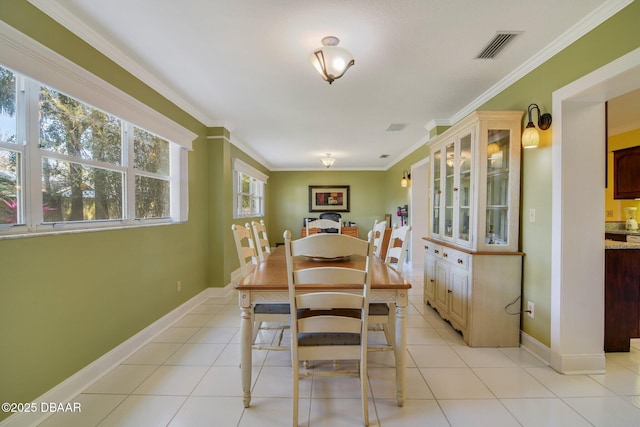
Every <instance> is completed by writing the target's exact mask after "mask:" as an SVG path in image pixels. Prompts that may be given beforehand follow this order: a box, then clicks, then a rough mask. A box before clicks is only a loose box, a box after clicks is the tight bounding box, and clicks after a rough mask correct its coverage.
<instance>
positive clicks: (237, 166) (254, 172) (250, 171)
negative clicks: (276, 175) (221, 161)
mask: <svg viewBox="0 0 640 427" xmlns="http://www.w3.org/2000/svg"><path fill="white" fill-rule="evenodd" d="M233 169H234V170H236V171H238V172H242V173H244V174H246V175H250V176H252V177H254V178H255V179H258V180H260V181H262V182H264V183H265V184H266V183H267V180H268V179H269V175H265V174H264V173H262V172H260V171H259V170H258V169H256V168H254V167H253V166H251V165H250V164H248V163H245V162H243V161H242V160H240V159H233Z"/></svg>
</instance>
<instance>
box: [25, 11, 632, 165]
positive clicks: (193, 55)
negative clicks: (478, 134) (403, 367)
mask: <svg viewBox="0 0 640 427" xmlns="http://www.w3.org/2000/svg"><path fill="white" fill-rule="evenodd" d="M30 1H31V2H32V3H33V4H34V5H36V6H37V7H38V8H40V9H41V10H43V11H44V12H45V13H47V14H49V15H50V16H52V17H53V18H54V19H56V20H58V21H59V22H60V23H61V24H62V25H64V26H66V27H67V28H69V29H70V30H71V31H73V32H74V33H76V34H77V35H79V36H80V37H81V38H83V39H84V40H86V41H87V42H88V43H90V44H91V45H93V46H94V47H95V48H97V49H98V50H100V51H102V52H103V53H104V54H106V55H107V56H109V57H110V58H112V59H113V60H114V61H116V62H117V63H119V64H120V65H121V66H123V67H124V68H125V69H127V70H128V71H130V72H131V73H132V74H134V75H136V76H137V77H138V78H140V79H141V80H143V81H144V82H146V83H147V84H148V85H149V86H151V87H152V88H154V89H155V90H157V91H158V92H160V93H161V94H163V95H164V96H166V97H167V98H168V99H169V100H171V101H173V102H174V103H175V104H176V105H178V106H179V107H181V108H182V109H184V110H185V111H187V112H189V113H190V114H192V115H193V116H194V117H196V118H197V119H198V120H200V121H201V122H203V123H204V124H205V125H207V126H221V125H222V126H225V127H227V128H228V129H229V130H230V131H231V135H232V139H231V141H232V143H233V144H235V145H236V146H238V147H240V148H241V149H243V150H244V151H246V152H247V153H248V154H250V155H252V156H253V157H254V158H256V159H257V160H259V161H260V162H262V163H263V164H264V165H265V166H266V167H267V168H269V169H271V170H312V169H322V165H321V164H320V161H319V159H320V157H322V156H324V154H325V153H328V152H330V153H333V156H334V157H335V158H336V159H337V161H336V163H335V165H334V167H333V168H332V169H345V170H346V169H348V170H358V169H366V170H371V169H373V170H385V169H387V168H389V167H390V166H392V165H393V164H394V163H395V162H397V161H399V160H400V159H402V158H403V157H404V156H405V155H407V154H408V153H410V152H411V151H413V150H414V149H415V148H417V147H418V146H420V145H421V144H422V143H424V142H425V141H427V140H428V128H431V127H433V126H434V125H436V124H450V123H452V122H455V121H457V120H459V119H460V118H462V117H464V116H465V115H466V114H468V113H470V112H471V111H473V110H474V109H476V108H478V107H479V106H480V105H482V103H484V102H485V101H487V100H488V99H490V98H491V97H492V96H493V95H495V94H496V93H498V92H500V91H501V90H503V89H504V88H505V87H507V86H508V85H509V84H510V83H512V82H513V81H515V80H516V79H518V78H519V77H522V76H523V75H524V74H526V73H527V72H528V71H530V70H531V69H533V68H534V67H535V66H537V65H539V64H540V63H542V62H543V61H544V60H546V59H548V58H549V57H550V56H551V55H553V54H555V53H556V52H557V51H559V50H560V49H562V48H564V47H565V46H566V45H568V44H569V43H570V42H572V41H573V40H575V39H576V38H578V37H580V36H581V35H583V34H584V33H586V32H588V31H589V30H590V29H592V28H593V27H594V26H596V25H597V24H599V23H600V22H602V21H603V20H605V19H606V18H608V17H609V16H611V15H612V14H613V13H615V12H616V11H617V10H619V9H620V8H621V7H623V6H624V5H625V4H627V3H628V0H580V1H576V0H537V1H535V2H531V1H524V0H483V1H472V0H316V1H311V0H109V1H96V0H30ZM498 31H518V32H521V34H520V35H519V36H518V37H517V38H516V39H515V40H514V41H513V42H512V43H511V44H509V45H507V47H506V48H505V49H504V50H503V51H502V53H501V54H499V55H498V57H497V58H496V59H493V60H479V59H474V58H475V57H476V55H477V54H478V53H479V52H480V51H481V50H482V49H483V48H484V46H485V45H486V44H487V43H488V42H489V40H490V39H491V38H493V36H494V35H495V34H496V32H498ZM328 35H334V36H337V37H339V38H340V40H341V43H340V46H342V47H344V48H346V49H348V50H349V51H350V52H351V53H352V54H353V56H354V58H355V65H354V66H353V67H352V68H351V69H349V71H347V73H346V74H345V75H344V77H342V78H341V79H339V80H336V81H335V82H334V83H333V84H332V85H329V84H328V83H326V82H325V81H323V80H322V79H321V78H320V76H319V75H318V74H317V73H316V71H315V70H314V69H313V67H312V66H311V65H310V63H309V60H308V57H309V54H310V53H311V51H312V50H313V49H314V48H317V47H319V46H320V45H321V43H320V40H321V39H322V38H323V37H324V36H328ZM530 102H536V103H539V102H540V101H539V100H537V99H531V100H530ZM526 107H527V106H526V105H522V106H521V108H522V109H523V110H525V109H526ZM541 108H542V110H543V112H544V111H545V110H547V111H548V110H549V109H550V108H551V106H550V105H541ZM392 123H406V124H407V127H406V128H405V129H404V130H403V131H400V132H386V131H385V129H387V127H389V125H390V124H392ZM383 154H386V155H388V156H389V157H388V158H380V156H381V155H383Z"/></svg>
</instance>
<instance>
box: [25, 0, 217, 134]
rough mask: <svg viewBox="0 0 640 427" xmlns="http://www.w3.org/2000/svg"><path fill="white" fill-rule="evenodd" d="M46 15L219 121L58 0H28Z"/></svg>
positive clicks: (208, 122) (202, 117)
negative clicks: (70, 11)
mask: <svg viewBox="0 0 640 427" xmlns="http://www.w3.org/2000/svg"><path fill="white" fill-rule="evenodd" d="M27 1H28V2H29V3H31V4H33V5H34V6H35V7H37V8H38V9H40V10H41V11H42V12H44V13H45V14H46V15H47V16H49V17H50V18H52V19H53V20H55V21H56V22H58V23H59V24H60V25H62V26H63V27H65V28H66V29H68V30H69V31H71V32H72V33H73V34H75V35H76V36H78V37H79V38H81V39H82V40H84V41H85V42H87V43H88V44H89V45H91V46H92V47H94V48H95V49H96V50H98V51H99V52H100V53H102V54H103V55H105V56H106V57H107V58H109V59H111V60H112V61H113V62H115V63H116V64H118V65H119V66H121V67H122V68H123V69H125V70H126V71H127V72H129V73H131V74H132V75H133V76H135V77H136V78H138V79H140V80H141V81H142V82H144V83H145V84H146V85H148V86H149V87H151V88H152V89H153V90H155V91H156V92H158V93H160V94H161V95H162V96H164V97H165V98H167V99H169V100H170V101H171V102H173V103H174V104H176V105H177V106H178V107H180V108H181V109H182V110H184V111H185V112H187V113H188V114H190V115H191V116H193V117H194V118H195V119H197V120H198V121H200V122H201V123H203V124H204V125H205V126H207V127H214V126H216V124H215V123H216V121H215V120H214V119H212V118H211V117H208V116H207V115H206V114H204V113H203V112H202V111H200V110H199V109H198V108H197V107H195V106H193V105H192V104H191V103H189V102H188V101H187V100H186V99H185V98H183V97H182V96H181V95H180V94H178V93H177V92H176V91H174V90H173V89H171V88H170V87H169V86H167V85H166V84H164V83H163V82H162V81H161V80H159V79H158V78H157V77H156V76H154V75H153V74H151V73H150V72H148V71H147V70H145V69H144V68H143V67H141V66H140V65H138V64H137V63H136V62H135V61H134V60H133V59H132V58H130V57H129V56H128V55H126V54H125V53H123V52H122V51H121V50H120V49H118V48H116V47H115V46H114V45H113V44H112V43H111V42H109V41H108V40H107V39H105V38H104V37H102V36H101V35H99V34H98V33H97V32H96V31H95V30H94V29H93V28H91V27H90V26H88V25H87V24H86V23H84V22H82V21H80V20H79V19H77V18H76V17H75V16H73V15H72V14H70V13H69V12H68V11H67V9H65V8H64V7H63V6H61V5H60V3H59V1H58V0H27Z"/></svg>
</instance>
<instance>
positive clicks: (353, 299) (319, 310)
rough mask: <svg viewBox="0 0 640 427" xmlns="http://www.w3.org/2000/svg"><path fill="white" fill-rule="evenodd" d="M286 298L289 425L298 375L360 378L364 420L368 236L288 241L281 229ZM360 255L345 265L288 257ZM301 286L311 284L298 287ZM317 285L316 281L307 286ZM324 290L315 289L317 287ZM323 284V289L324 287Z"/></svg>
mask: <svg viewBox="0 0 640 427" xmlns="http://www.w3.org/2000/svg"><path fill="white" fill-rule="evenodd" d="M284 244H285V253H286V262H287V278H288V286H289V301H290V304H291V309H290V312H291V364H292V374H293V375H292V376H293V426H297V425H298V398H299V381H300V376H335V375H353V376H358V377H359V378H360V393H361V400H362V416H363V419H364V424H365V425H369V409H368V397H367V392H368V386H367V334H368V317H369V316H368V315H369V292H370V288H371V265H372V261H373V260H372V259H371V258H372V254H373V244H372V240H371V239H370V240H369V241H366V240H360V239H357V238H355V237H351V236H346V235H344V234H324V233H320V234H314V235H311V236H308V237H305V238H302V239H299V240H291V232H290V231H289V230H287V231H285V232H284ZM354 256H362V257H365V261H366V262H364V263H363V265H362V268H357V267H355V266H353V264H351V266H347V265H349V264H346V265H345V266H344V267H341V266H335V264H334V265H333V266H323V265H322V261H317V264H318V266H314V265H312V266H310V267H308V266H307V267H304V266H303V267H301V266H300V263H294V257H308V258H311V259H333V258H337V257H354ZM303 285H311V289H308V290H304V289H302V288H301V287H302V286H303ZM313 285H317V286H315V287H314V286H313ZM323 287H324V288H325V289H324V290H319V289H321V288H323ZM327 288H329V289H327ZM320 360H325V361H334V362H335V361H339V360H355V361H358V369H352V370H342V369H340V370H336V369H333V370H323V369H320V368H319V367H313V369H311V370H309V369H306V367H304V364H303V367H304V369H303V370H302V372H301V366H300V362H301V361H303V362H307V361H320Z"/></svg>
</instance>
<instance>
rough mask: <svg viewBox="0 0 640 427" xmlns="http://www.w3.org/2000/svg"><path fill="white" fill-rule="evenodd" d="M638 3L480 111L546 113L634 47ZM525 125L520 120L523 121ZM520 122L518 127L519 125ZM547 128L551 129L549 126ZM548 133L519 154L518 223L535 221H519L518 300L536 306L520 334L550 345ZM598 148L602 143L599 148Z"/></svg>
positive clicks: (639, 40) (638, 38) (639, 39)
mask: <svg viewBox="0 0 640 427" xmlns="http://www.w3.org/2000/svg"><path fill="white" fill-rule="evenodd" d="M638 22H640V2H637V1H636V2H633V3H631V4H630V5H629V6H627V7H626V8H625V9H623V10H622V11H621V12H619V13H618V14H616V15H614V16H613V17H612V18H610V19H609V20H607V21H606V22H604V23H603V24H601V25H600V26H598V27H596V28H595V29H594V30H592V31H591V32H589V33H588V34H586V35H585V36H583V37H582V38H580V39H579V40H577V41H576V42H574V43H573V44H572V45H570V46H568V47H567V48H566V49H564V50H563V51H561V52H560V53H558V54H557V55H555V56H554V57H553V58H551V59H549V60H548V61H547V62H545V63H544V64H542V65H541V66H540V67H538V68H536V69H535V70H533V71H532V72H530V73H529V74H528V75H526V76H525V77H523V78H522V79H520V80H518V81H517V82H515V83H514V84H513V85H512V86H511V87H509V88H507V89H506V90H504V91H502V92H501V93H500V94H499V95H497V96H496V97H494V98H493V99H491V100H490V101H489V102H487V103H486V104H484V105H483V106H482V107H481V109H484V110H511V109H521V110H526V109H527V106H528V105H529V104H530V103H536V104H538V105H539V106H540V108H541V109H542V111H543V112H550V113H552V114H553V111H551V102H552V93H553V92H554V91H555V90H557V89H559V88H561V87H563V86H565V85H567V84H569V83H571V82H572V81H574V80H577V79H578V78H580V77H582V76H584V75H586V74H588V73H590V72H591V71H594V70H595V69H597V68H599V67H601V66H603V65H606V64H607V63H609V62H611V61H613V60H614V59H616V58H619V57H620V56H622V55H624V54H626V53H629V52H630V51H632V50H634V49H636V48H638V47H640V31H638ZM525 120H526V118H525ZM524 124H525V123H523V125H524ZM551 126H553V124H552V125H551ZM551 147H552V141H551V130H549V131H547V132H541V144H540V147H538V148H536V149H532V150H525V151H524V153H523V160H522V199H521V208H522V212H524V213H526V214H525V215H522V218H528V212H529V209H531V208H534V209H536V222H535V223H529V222H528V220H526V221H525V220H522V221H521V224H522V228H521V230H522V231H521V241H522V250H523V251H524V252H525V253H526V255H525V257H524V267H523V294H522V300H523V301H525V304H526V301H528V300H529V301H533V302H535V304H536V317H535V318H534V319H531V318H530V317H528V316H524V317H523V318H522V319H523V321H522V325H521V329H522V330H523V331H524V332H525V333H527V334H529V335H530V336H532V337H533V338H535V339H536V340H538V341H540V342H541V343H543V344H545V345H546V346H550V341H551V319H550V310H551V178H552V174H553V173H554V171H553V170H552V168H551ZM602 148H603V149H604V138H603V143H602Z"/></svg>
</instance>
